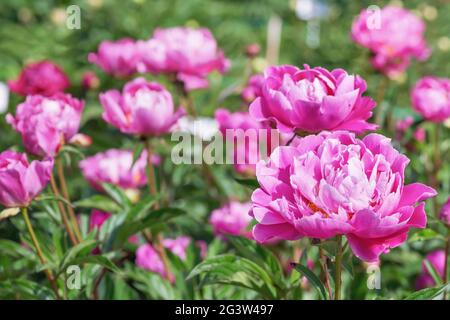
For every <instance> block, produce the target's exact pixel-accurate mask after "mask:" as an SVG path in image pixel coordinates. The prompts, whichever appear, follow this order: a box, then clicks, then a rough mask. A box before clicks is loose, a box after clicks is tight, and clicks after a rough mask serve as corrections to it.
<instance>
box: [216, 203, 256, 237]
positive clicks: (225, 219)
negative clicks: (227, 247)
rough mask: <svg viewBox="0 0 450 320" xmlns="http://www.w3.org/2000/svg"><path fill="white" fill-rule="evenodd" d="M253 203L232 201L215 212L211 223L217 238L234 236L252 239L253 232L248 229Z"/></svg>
mask: <svg viewBox="0 0 450 320" xmlns="http://www.w3.org/2000/svg"><path fill="white" fill-rule="evenodd" d="M251 206H252V205H251V203H250V202H246V203H240V202H236V201H231V202H229V203H227V204H226V205H224V206H223V207H221V208H218V209H216V210H214V211H213V212H212V213H211V215H210V217H209V223H210V224H211V225H212V227H213V231H214V234H215V235H217V236H221V237H223V236H225V235H234V236H244V237H247V238H251V237H252V235H251V231H250V230H249V229H248V227H249V224H250V222H251V221H252V218H251V217H250V216H249V214H248V213H249V211H250V209H251Z"/></svg>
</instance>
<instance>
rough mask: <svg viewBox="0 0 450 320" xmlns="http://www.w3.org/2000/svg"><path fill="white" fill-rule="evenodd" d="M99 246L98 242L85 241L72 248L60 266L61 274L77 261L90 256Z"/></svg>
mask: <svg viewBox="0 0 450 320" xmlns="http://www.w3.org/2000/svg"><path fill="white" fill-rule="evenodd" d="M97 246H98V241H95V240H85V241H83V242H81V243H79V244H77V245H76V246H74V247H72V248H70V249H69V250H68V251H67V252H66V254H65V255H64V257H63V258H62V260H61V262H60V264H59V273H61V272H63V271H64V270H65V269H66V268H67V267H68V266H69V265H71V264H76V263H75V260H76V259H80V258H81V257H84V256H86V255H90V254H91V252H92V250H94V248H95V247H97Z"/></svg>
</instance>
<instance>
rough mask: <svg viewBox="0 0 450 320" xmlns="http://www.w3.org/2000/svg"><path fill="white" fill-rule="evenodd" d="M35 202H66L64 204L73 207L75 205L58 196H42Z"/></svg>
mask: <svg viewBox="0 0 450 320" xmlns="http://www.w3.org/2000/svg"><path fill="white" fill-rule="evenodd" d="M35 201H38V202H46V201H61V202H64V204H66V205H68V206H71V207H73V205H72V204H71V203H70V202H69V201H67V200H66V199H65V198H64V197H62V196H56V195H42V196H39V197H37V198H36V199H35Z"/></svg>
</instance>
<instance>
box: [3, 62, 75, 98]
mask: <svg viewBox="0 0 450 320" xmlns="http://www.w3.org/2000/svg"><path fill="white" fill-rule="evenodd" d="M8 85H9V88H10V90H11V91H12V92H15V93H17V94H19V95H21V96H27V95H32V94H40V95H43V96H51V95H54V94H55V93H58V92H63V91H64V90H65V89H66V88H68V87H69V86H70V81H69V78H68V77H67V75H66V74H65V73H64V72H63V71H62V69H61V68H60V67H58V66H57V65H56V64H54V63H53V62H50V61H47V60H44V61H39V62H35V63H31V64H29V65H27V66H25V68H24V69H23V70H22V72H21V73H20V75H19V78H18V79H17V80H10V81H8Z"/></svg>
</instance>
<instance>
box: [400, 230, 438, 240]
mask: <svg viewBox="0 0 450 320" xmlns="http://www.w3.org/2000/svg"><path fill="white" fill-rule="evenodd" d="M437 238H442V239H443V237H442V236H441V235H440V234H439V233H437V232H436V231H434V230H433V229H429V228H428V229H423V230H419V231H417V232H415V233H414V234H412V235H411V236H410V237H409V239H408V242H416V241H426V240H432V239H437Z"/></svg>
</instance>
